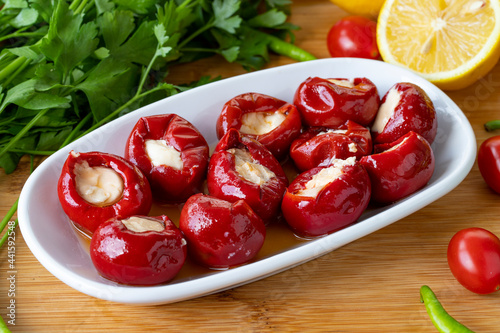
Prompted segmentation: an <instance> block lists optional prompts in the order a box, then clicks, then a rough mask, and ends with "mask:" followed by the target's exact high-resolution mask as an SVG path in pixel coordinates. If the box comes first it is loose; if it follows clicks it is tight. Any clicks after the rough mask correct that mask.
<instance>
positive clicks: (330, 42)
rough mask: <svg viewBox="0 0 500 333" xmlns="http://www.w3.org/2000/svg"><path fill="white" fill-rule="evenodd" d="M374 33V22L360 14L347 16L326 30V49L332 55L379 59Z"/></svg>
mask: <svg viewBox="0 0 500 333" xmlns="http://www.w3.org/2000/svg"><path fill="white" fill-rule="evenodd" d="M376 35H377V23H376V22H374V21H372V20H369V19H367V18H365V17H362V16H348V17H345V18H343V19H341V20H340V21H338V22H337V23H335V25H334V26H333V27H332V28H331V29H330V31H329V32H328V36H327V46H328V51H329V52H330V55H331V56H332V57H353V58H366V59H379V58H380V53H379V51H378V47H377V38H376Z"/></svg>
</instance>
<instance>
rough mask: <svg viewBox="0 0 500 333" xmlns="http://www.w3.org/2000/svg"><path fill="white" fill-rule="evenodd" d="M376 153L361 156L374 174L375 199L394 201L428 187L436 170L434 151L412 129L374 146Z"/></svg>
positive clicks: (373, 194) (362, 160)
mask: <svg viewBox="0 0 500 333" xmlns="http://www.w3.org/2000/svg"><path fill="white" fill-rule="evenodd" d="M374 151H375V154H372V155H369V156H365V157H363V158H362V159H361V160H360V163H361V165H363V166H364V167H365V169H366V170H367V171H368V174H369V175H370V179H371V182H372V199H373V200H374V201H376V202H379V203H391V202H393V201H396V200H399V199H402V198H404V197H406V196H408V195H410V194H412V193H413V192H415V191H418V190H419V189H421V188H422V187H424V186H425V185H426V184H427V183H428V182H429V180H430V178H431V177H432V174H433V172H434V164H435V162H434V153H433V151H432V148H431V146H430V144H429V143H428V142H427V140H425V139H424V138H423V137H422V136H420V135H419V134H416V133H415V132H409V133H408V134H406V135H405V136H402V137H401V138H399V139H398V140H396V141H394V142H391V143H388V144H379V145H375V147H374Z"/></svg>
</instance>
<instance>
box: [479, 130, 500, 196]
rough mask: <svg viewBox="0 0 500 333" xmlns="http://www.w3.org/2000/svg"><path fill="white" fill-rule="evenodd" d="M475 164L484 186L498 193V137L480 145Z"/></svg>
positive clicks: (499, 159)
mask: <svg viewBox="0 0 500 333" xmlns="http://www.w3.org/2000/svg"><path fill="white" fill-rule="evenodd" d="M477 164H478V166H479V171H480V172H481V175H482V176H483V178H484V180H485V181H486V184H488V186H489V187H491V188H492V189H493V190H494V191H495V192H497V193H500V135H497V136H493V137H491V138H488V139H486V141H484V142H483V143H482V144H481V146H480V147H479V151H478V154H477Z"/></svg>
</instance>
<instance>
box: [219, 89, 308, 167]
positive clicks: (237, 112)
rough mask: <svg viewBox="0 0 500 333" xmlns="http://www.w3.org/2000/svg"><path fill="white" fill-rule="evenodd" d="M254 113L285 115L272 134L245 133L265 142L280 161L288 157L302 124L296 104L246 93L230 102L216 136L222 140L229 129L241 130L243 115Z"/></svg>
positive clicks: (224, 111)
mask: <svg viewBox="0 0 500 333" xmlns="http://www.w3.org/2000/svg"><path fill="white" fill-rule="evenodd" d="M251 112H266V113H274V112H279V113H282V114H284V115H285V116H286V118H285V120H284V121H283V122H282V123H281V124H280V125H279V126H278V127H276V128H275V129H273V130H272V131H270V132H267V133H264V134H261V135H254V134H248V133H242V134H245V135H248V136H249V137H251V138H253V139H255V140H257V141H259V142H260V143H262V144H263V145H264V146H265V147H266V148H267V149H269V151H271V153H273V155H274V156H275V157H276V158H277V159H278V160H281V159H283V158H284V157H286V155H287V154H288V149H289V147H290V144H291V143H292V141H293V140H294V139H295V138H296V137H297V136H298V135H299V133H300V130H301V128H302V121H301V118H300V114H299V112H298V111H297V108H296V107H295V105H293V104H290V103H287V102H285V101H283V100H280V99H278V98H274V97H272V96H268V95H264V94H259V93H245V94H241V95H238V96H236V97H233V98H232V99H230V100H229V101H227V102H226V103H225V104H224V107H223V108H222V111H221V113H220V115H219V117H218V119H217V123H216V131H217V137H218V138H219V139H221V138H222V137H223V136H224V135H225V134H226V133H227V131H228V130H229V129H230V128H234V129H237V130H238V131H239V130H241V126H242V117H243V115H244V114H247V113H251Z"/></svg>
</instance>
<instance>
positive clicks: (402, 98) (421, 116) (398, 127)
mask: <svg viewBox="0 0 500 333" xmlns="http://www.w3.org/2000/svg"><path fill="white" fill-rule="evenodd" d="M385 109H387V110H385ZM409 131H413V132H415V133H417V134H420V135H421V136H423V137H424V138H425V139H426V140H427V141H428V142H429V143H430V144H432V142H433V141H434V138H435V137H436V133H437V118H436V111H435V110H434V104H433V103H432V101H431V99H430V98H429V96H428V95H427V94H426V93H425V91H424V90H423V89H422V88H420V87H419V86H417V85H415V84H413V83H408V82H400V83H397V84H395V85H394V86H393V87H392V88H391V89H389V91H388V92H387V93H386V94H385V95H384V97H383V98H382V104H381V106H380V110H379V113H378V115H377V118H376V119H375V122H374V124H373V127H372V136H373V142H374V143H375V144H377V143H389V142H393V141H396V140H397V139H399V138H400V137H402V136H403V135H405V134H406V133H408V132H409Z"/></svg>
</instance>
